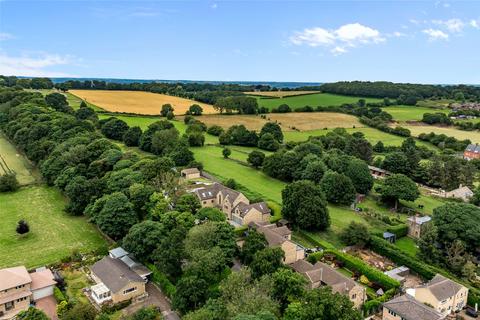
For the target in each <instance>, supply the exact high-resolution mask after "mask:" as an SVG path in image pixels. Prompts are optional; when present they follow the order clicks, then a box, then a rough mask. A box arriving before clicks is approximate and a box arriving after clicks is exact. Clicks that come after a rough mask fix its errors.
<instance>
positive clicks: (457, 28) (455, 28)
mask: <svg viewBox="0 0 480 320" xmlns="http://www.w3.org/2000/svg"><path fill="white" fill-rule="evenodd" d="M432 22H433V23H434V24H436V25H439V26H443V27H445V28H446V29H447V30H448V31H449V32H452V33H458V32H462V30H463V28H464V27H465V23H464V22H463V21H462V20H460V19H449V20H433V21H432Z"/></svg>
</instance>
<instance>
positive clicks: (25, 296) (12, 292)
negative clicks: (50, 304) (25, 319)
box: [0, 266, 56, 320]
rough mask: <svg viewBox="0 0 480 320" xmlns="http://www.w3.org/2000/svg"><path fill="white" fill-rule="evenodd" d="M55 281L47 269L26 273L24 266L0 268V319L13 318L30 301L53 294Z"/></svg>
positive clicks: (24, 308) (26, 306)
mask: <svg viewBox="0 0 480 320" xmlns="http://www.w3.org/2000/svg"><path fill="white" fill-rule="evenodd" d="M55 284H56V282H55V280H54V276H53V274H52V272H51V271H50V270H49V269H46V268H40V269H37V271H36V272H32V273H28V271H27V269H26V268H25V267H24V266H20V267H13V268H6V269H1V270H0V319H1V320H4V319H14V318H15V316H16V315H17V314H18V313H19V312H20V311H23V310H27V309H28V307H29V306H30V304H31V303H32V302H35V301H38V300H40V299H42V298H45V297H48V296H51V295H53V287H54V286H55Z"/></svg>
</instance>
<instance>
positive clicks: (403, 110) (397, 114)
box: [382, 106, 450, 122]
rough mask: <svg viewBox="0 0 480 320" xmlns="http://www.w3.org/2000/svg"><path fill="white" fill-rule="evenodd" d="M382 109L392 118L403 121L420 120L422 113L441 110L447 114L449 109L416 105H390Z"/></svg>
mask: <svg viewBox="0 0 480 320" xmlns="http://www.w3.org/2000/svg"><path fill="white" fill-rule="evenodd" d="M382 110H383V111H386V112H388V113H390V114H391V115H392V117H393V119H394V120H396V121H400V122H405V121H413V120H415V121H420V120H422V118H423V114H424V113H437V112H443V113H446V114H448V113H449V112H450V110H449V109H446V108H442V109H440V108H438V109H435V108H428V107H418V106H390V107H384V108H382Z"/></svg>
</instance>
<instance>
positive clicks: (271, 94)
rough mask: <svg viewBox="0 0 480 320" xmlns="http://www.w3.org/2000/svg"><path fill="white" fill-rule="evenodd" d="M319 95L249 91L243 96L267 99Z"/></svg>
mask: <svg viewBox="0 0 480 320" xmlns="http://www.w3.org/2000/svg"><path fill="white" fill-rule="evenodd" d="M314 93H319V91H255V92H253V91H251V92H245V94H248V95H251V96H260V97H269V98H285V97H293V96H303V95H307V94H314Z"/></svg>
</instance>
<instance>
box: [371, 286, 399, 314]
mask: <svg viewBox="0 0 480 320" xmlns="http://www.w3.org/2000/svg"><path fill="white" fill-rule="evenodd" d="M395 293H397V290H396V289H390V290H387V291H385V293H384V294H383V295H382V296H380V297H378V298H376V299H372V300H369V301H367V302H365V303H364V304H363V310H364V311H365V313H366V314H370V313H371V312H372V311H375V310H378V308H379V307H380V306H381V305H382V303H384V302H386V301H388V300H390V299H391V298H393V296H394V295H395Z"/></svg>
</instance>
